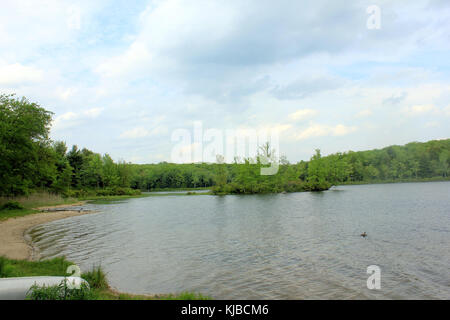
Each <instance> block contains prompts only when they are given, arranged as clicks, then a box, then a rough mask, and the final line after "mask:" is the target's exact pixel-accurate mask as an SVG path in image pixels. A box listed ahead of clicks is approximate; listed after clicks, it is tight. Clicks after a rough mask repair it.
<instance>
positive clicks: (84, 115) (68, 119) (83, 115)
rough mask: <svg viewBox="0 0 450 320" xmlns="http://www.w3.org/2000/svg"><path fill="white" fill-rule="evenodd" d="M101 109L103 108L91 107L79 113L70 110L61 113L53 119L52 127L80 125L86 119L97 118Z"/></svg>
mask: <svg viewBox="0 0 450 320" xmlns="http://www.w3.org/2000/svg"><path fill="white" fill-rule="evenodd" d="M102 111H103V108H92V109H87V110H84V111H82V112H79V113H75V112H72V111H69V112H66V113H63V114H61V115H59V116H57V117H56V118H55V119H54V120H53V129H55V130H60V129H68V128H71V127H73V126H75V125H80V124H81V123H82V122H83V121H85V120H87V119H95V118H97V117H98V116H99V115H100V114H101V113H102Z"/></svg>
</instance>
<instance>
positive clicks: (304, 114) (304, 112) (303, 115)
mask: <svg viewBox="0 0 450 320" xmlns="http://www.w3.org/2000/svg"><path fill="white" fill-rule="evenodd" d="M317 114H318V111H317V110H313V109H300V110H297V111H295V112H293V113H291V114H289V118H290V119H291V120H305V119H308V118H311V117H313V116H315V115H317Z"/></svg>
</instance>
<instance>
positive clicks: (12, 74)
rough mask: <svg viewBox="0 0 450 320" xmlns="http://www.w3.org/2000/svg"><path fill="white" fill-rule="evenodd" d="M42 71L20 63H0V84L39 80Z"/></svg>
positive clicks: (41, 76)
mask: <svg viewBox="0 0 450 320" xmlns="http://www.w3.org/2000/svg"><path fill="white" fill-rule="evenodd" d="M42 78H43V72H42V71H41V70H39V69H38V68H35V67H33V66H24V65H22V64H20V63H13V64H3V65H0V84H1V85H17V84H24V83H33V82H38V81H41V80H42Z"/></svg>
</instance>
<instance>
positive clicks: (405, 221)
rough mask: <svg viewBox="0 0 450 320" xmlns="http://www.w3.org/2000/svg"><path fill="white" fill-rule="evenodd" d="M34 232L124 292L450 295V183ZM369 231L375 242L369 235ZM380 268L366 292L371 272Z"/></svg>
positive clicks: (48, 251) (129, 207)
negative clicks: (377, 283)
mask: <svg viewBox="0 0 450 320" xmlns="http://www.w3.org/2000/svg"><path fill="white" fill-rule="evenodd" d="M88 207H89V208H90V209H96V210H100V211H101V213H98V214H91V215H86V216H79V217H72V218H68V219H65V220H60V221H55V222H52V223H48V224H45V225H42V226H38V227H36V228H34V229H33V230H32V231H31V235H32V237H33V239H34V243H35V245H36V246H37V247H38V248H39V249H40V253H41V255H42V257H54V256H60V255H66V257H67V258H68V259H70V260H72V261H75V262H76V263H77V264H79V265H80V267H81V268H82V269H89V268H90V267H91V266H92V265H93V264H95V265H99V264H101V265H102V267H103V268H104V269H105V270H106V271H107V273H108V277H109V280H110V283H111V284H112V285H113V286H114V287H116V288H118V289H119V290H122V291H127V292H134V293H169V292H179V291H186V290H189V291H196V292H201V293H204V294H207V295H211V296H212V297H214V298H218V299H312V298H317V299H367V298H369V299H417V298H424V299H434V298H445V299H449V298H450V270H449V266H450V246H449V244H450V182H430V183H405V184H383V185H361V186H341V187H338V188H335V189H333V190H329V191H326V192H322V193H293V194H277V195H255V196H221V197H219V196H207V195H203V196H163V197H149V198H140V199H130V200H127V201H122V202H120V203H115V204H106V205H88ZM363 231H366V232H367V234H368V237H367V238H362V237H360V236H359V235H360V233H362V232H363ZM369 265H378V266H379V267H380V268H381V290H369V289H367V287H366V280H367V277H368V276H369V275H368V274H367V273H366V269H367V266H369Z"/></svg>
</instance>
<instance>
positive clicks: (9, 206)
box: [0, 201, 24, 210]
mask: <svg viewBox="0 0 450 320" xmlns="http://www.w3.org/2000/svg"><path fill="white" fill-rule="evenodd" d="M20 209H24V207H22V206H21V205H20V204H19V203H18V202H16V201H8V202H6V203H5V204H3V205H2V206H1V207H0V210H20Z"/></svg>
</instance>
